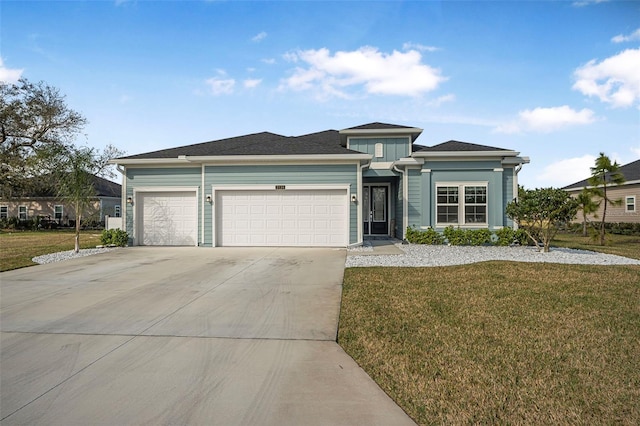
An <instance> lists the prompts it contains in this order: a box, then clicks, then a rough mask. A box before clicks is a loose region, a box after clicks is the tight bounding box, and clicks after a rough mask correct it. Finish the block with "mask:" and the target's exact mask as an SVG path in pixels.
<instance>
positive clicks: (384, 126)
mask: <svg viewBox="0 0 640 426" xmlns="http://www.w3.org/2000/svg"><path fill="white" fill-rule="evenodd" d="M387 129H407V130H409V129H413V127H408V126H401V125H398V124H387V123H379V122H375V123H368V124H362V125H360V126H355V127H349V128H348V129H344V130H387Z"/></svg>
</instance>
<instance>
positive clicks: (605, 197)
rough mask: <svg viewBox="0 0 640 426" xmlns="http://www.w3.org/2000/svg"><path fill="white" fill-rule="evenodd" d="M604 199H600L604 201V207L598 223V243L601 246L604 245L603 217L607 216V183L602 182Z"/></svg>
mask: <svg viewBox="0 0 640 426" xmlns="http://www.w3.org/2000/svg"><path fill="white" fill-rule="evenodd" d="M603 190H604V199H603V200H602V202H603V203H604V208H603V209H602V223H601V224H600V245H601V246H603V245H604V234H605V232H604V224H605V218H606V217H607V184H606V182H605V184H604V188H603Z"/></svg>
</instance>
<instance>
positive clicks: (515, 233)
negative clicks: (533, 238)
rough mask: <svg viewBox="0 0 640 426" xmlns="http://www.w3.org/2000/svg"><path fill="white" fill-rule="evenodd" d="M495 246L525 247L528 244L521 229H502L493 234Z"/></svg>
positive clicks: (525, 235) (527, 239)
mask: <svg viewBox="0 0 640 426" xmlns="http://www.w3.org/2000/svg"><path fill="white" fill-rule="evenodd" d="M495 235H496V238H497V240H496V242H495V244H496V245H497V246H510V245H512V244H519V245H521V246H526V245H527V244H528V243H529V238H528V237H527V234H526V233H525V232H524V231H523V230H522V229H517V230H516V229H513V228H508V227H505V228H502V229H498V230H497V231H496V232H495Z"/></svg>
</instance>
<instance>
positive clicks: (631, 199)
mask: <svg viewBox="0 0 640 426" xmlns="http://www.w3.org/2000/svg"><path fill="white" fill-rule="evenodd" d="M624 204H625V206H626V208H625V211H627V212H635V211H636V196H635V195H630V196H628V197H625V199H624Z"/></svg>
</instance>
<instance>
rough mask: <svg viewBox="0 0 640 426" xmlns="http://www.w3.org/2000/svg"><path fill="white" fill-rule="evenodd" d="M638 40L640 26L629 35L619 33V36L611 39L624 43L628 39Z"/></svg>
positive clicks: (639, 37)
mask: <svg viewBox="0 0 640 426" xmlns="http://www.w3.org/2000/svg"><path fill="white" fill-rule="evenodd" d="M636 40H640V28H638V29H637V30H635V31H634V32H632V33H631V34H629V35H622V34H618V35H617V36H615V37H613V38H612V39H611V41H612V42H614V43H624V42H627V41H636Z"/></svg>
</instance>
